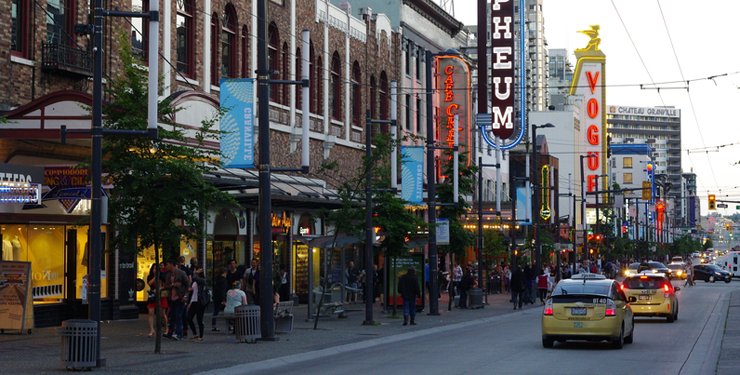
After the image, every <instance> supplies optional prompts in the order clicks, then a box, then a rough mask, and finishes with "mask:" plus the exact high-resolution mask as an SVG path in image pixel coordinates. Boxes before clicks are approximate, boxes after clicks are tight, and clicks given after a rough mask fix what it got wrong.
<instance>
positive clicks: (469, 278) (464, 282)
mask: <svg viewBox="0 0 740 375" xmlns="http://www.w3.org/2000/svg"><path fill="white" fill-rule="evenodd" d="M473 284H475V278H474V277H473V273H472V272H470V271H468V272H466V273H465V276H463V277H462V279H461V280H460V284H458V285H457V289H458V290H459V291H460V303H458V307H459V308H461V309H467V308H468V291H469V290H470V288H472V287H473Z"/></svg>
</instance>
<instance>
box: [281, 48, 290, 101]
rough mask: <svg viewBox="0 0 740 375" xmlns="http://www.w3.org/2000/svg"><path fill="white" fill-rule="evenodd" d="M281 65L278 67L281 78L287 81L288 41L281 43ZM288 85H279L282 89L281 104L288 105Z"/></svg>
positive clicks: (288, 73) (288, 76)
mask: <svg viewBox="0 0 740 375" xmlns="http://www.w3.org/2000/svg"><path fill="white" fill-rule="evenodd" d="M282 55H283V59H282V67H281V69H280V75H281V76H282V77H283V78H282V79H283V80H285V81H287V80H289V79H290V72H289V71H288V59H289V58H290V53H288V43H287V42H285V43H283V50H282ZM289 88H290V86H288V85H280V89H281V91H282V96H281V100H280V104H282V105H288V102H289V101H290V100H289V98H288V97H289V96H290V89H289Z"/></svg>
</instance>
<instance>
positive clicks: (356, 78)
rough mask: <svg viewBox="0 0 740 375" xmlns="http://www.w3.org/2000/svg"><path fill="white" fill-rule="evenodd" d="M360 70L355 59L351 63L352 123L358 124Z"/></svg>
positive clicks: (360, 90) (360, 91) (360, 116)
mask: <svg viewBox="0 0 740 375" xmlns="http://www.w3.org/2000/svg"><path fill="white" fill-rule="evenodd" d="M361 74H362V72H361V71H360V63H359V62H357V61H356V60H355V62H354V63H353V64H352V124H354V125H357V126H359V125H360V119H361V118H362V85H361V84H360V82H362V81H361V80H360V78H361Z"/></svg>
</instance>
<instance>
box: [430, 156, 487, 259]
mask: <svg viewBox="0 0 740 375" xmlns="http://www.w3.org/2000/svg"><path fill="white" fill-rule="evenodd" d="M442 158H443V159H445V160H450V162H448V163H443V168H442V173H443V174H444V175H445V176H450V177H449V178H446V179H445V180H444V182H443V183H438V184H436V185H435V189H436V194H437V201H438V202H440V203H447V204H449V203H453V201H454V200H453V198H454V186H453V185H452V184H453V178H452V175H453V173H454V169H453V168H454V165H453V163H452V161H451V160H452V151H450V150H447V151H445V153H444V155H443V156H442ZM467 161H468V153H467V152H461V153H459V156H458V173H459V175H458V176H459V177H458V205H456V206H453V205H445V206H441V207H440V210H439V217H440V218H447V219H450V244H449V245H441V246H439V251H440V252H441V253H443V254H454V255H465V249H467V248H469V247H472V246H475V235H474V234H473V233H472V232H471V231H469V230H467V229H465V228H463V224H462V222H461V221H460V219H461V218H462V216H463V215H465V214H466V213H467V210H468V208H470V205H469V204H468V203H467V201H466V200H465V195H469V194H472V193H473V187H474V186H475V179H474V177H475V173H476V172H477V171H478V167H476V166H474V165H467Z"/></svg>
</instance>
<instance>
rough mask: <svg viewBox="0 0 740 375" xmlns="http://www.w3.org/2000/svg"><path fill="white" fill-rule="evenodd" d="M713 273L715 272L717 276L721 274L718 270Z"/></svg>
mask: <svg viewBox="0 0 740 375" xmlns="http://www.w3.org/2000/svg"><path fill="white" fill-rule="evenodd" d="M714 274H715V275H717V276H721V275H722V274H721V273H719V272H715V273H714Z"/></svg>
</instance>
